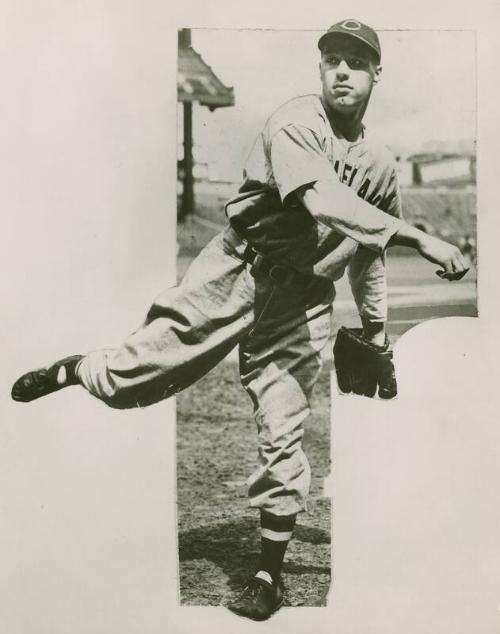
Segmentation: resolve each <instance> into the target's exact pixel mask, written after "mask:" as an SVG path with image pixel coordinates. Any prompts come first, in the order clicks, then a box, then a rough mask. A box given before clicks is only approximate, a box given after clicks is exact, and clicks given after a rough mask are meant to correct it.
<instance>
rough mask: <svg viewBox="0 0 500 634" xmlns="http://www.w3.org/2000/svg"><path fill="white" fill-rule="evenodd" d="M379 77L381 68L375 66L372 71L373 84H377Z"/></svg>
mask: <svg viewBox="0 0 500 634" xmlns="http://www.w3.org/2000/svg"><path fill="white" fill-rule="evenodd" d="M381 76H382V66H381V65H380V64H377V65H376V66H375V69H374V71H373V83H374V84H378V82H379V81H380V77H381Z"/></svg>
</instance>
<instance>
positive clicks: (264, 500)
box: [248, 448, 311, 515]
mask: <svg viewBox="0 0 500 634" xmlns="http://www.w3.org/2000/svg"><path fill="white" fill-rule="evenodd" d="M310 485H311V469H310V466H309V461H308V460H307V457H306V455H305V453H304V451H303V450H302V448H298V449H297V450H296V451H294V453H293V454H292V455H291V456H288V457H284V456H281V457H280V458H278V459H274V460H272V461H269V462H266V461H265V459H264V461H262V462H261V465H260V467H259V469H258V470H257V471H256V472H255V473H254V474H253V476H251V477H250V486H249V490H248V493H249V497H250V505H251V506H254V507H259V508H263V509H265V510H268V511H270V512H272V513H274V514H275V515H292V514H294V513H299V512H301V511H303V510H304V508H305V505H306V499H307V496H308V494H309V489H310Z"/></svg>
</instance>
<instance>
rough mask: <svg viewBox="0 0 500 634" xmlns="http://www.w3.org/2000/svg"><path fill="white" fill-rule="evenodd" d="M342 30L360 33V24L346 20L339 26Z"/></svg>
mask: <svg viewBox="0 0 500 634" xmlns="http://www.w3.org/2000/svg"><path fill="white" fill-rule="evenodd" d="M341 26H342V28H343V29H347V30H348V31H360V30H361V24H360V23H359V22H356V20H346V21H345V22H342V24H341Z"/></svg>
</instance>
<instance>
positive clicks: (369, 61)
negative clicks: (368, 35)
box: [320, 36, 382, 113]
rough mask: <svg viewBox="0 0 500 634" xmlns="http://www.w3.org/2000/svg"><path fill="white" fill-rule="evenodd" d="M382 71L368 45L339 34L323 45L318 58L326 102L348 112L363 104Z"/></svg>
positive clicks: (334, 107)
mask: <svg viewBox="0 0 500 634" xmlns="http://www.w3.org/2000/svg"><path fill="white" fill-rule="evenodd" d="M381 71H382V67H381V66H380V65H379V64H377V62H376V59H375V57H374V55H373V54H372V53H371V49H369V48H368V47H366V46H365V45H364V44H363V43H362V42H358V41H357V40H355V39H354V38H352V37H342V36H339V37H338V38H335V39H334V40H332V41H330V42H329V43H328V44H327V45H326V47H325V48H324V49H323V51H322V54H321V62H320V73H321V82H322V84H323V99H324V101H325V105H327V106H329V107H330V108H331V109H333V110H337V111H340V112H345V113H348V112H350V111H352V112H354V111H357V110H359V109H360V108H361V107H363V106H364V105H365V104H366V102H367V101H368V99H369V97H370V94H371V91H372V88H373V84H375V83H376V82H377V81H378V79H379V77H380V73H381Z"/></svg>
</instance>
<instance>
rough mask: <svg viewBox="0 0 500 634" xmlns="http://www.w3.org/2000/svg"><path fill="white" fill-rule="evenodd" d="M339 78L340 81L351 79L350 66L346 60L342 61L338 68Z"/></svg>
mask: <svg viewBox="0 0 500 634" xmlns="http://www.w3.org/2000/svg"><path fill="white" fill-rule="evenodd" d="M337 77H338V78H339V79H346V78H347V77H349V65H348V64H347V62H346V61H345V59H342V60H340V64H339V65H338V66H337Z"/></svg>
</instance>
